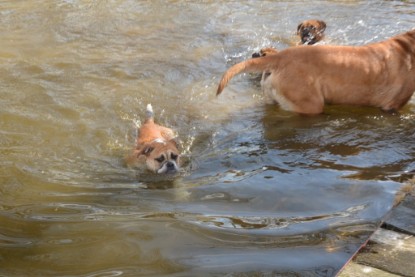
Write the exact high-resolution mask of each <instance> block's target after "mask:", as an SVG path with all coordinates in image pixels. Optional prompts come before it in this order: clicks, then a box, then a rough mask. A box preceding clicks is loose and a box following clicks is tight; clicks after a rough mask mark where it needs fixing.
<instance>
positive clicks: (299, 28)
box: [296, 22, 303, 35]
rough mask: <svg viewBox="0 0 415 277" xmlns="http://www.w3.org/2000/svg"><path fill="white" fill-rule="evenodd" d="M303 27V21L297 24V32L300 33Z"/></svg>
mask: <svg viewBox="0 0 415 277" xmlns="http://www.w3.org/2000/svg"><path fill="white" fill-rule="evenodd" d="M302 27H303V23H302V22H301V23H300V24H298V26H297V33H296V35H300V30H301V28H302Z"/></svg>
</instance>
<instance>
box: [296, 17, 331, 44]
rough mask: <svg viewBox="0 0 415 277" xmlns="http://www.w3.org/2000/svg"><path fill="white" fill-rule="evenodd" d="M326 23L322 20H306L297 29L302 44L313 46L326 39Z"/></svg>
mask: <svg viewBox="0 0 415 277" xmlns="http://www.w3.org/2000/svg"><path fill="white" fill-rule="evenodd" d="M326 26H327V25H326V23H325V22H324V21H322V20H306V21H303V22H301V23H300V24H299V25H298V27H297V35H298V36H299V37H300V39H301V44H307V45H312V44H315V43H317V42H319V41H320V40H322V39H323V37H324V31H325V30H326Z"/></svg>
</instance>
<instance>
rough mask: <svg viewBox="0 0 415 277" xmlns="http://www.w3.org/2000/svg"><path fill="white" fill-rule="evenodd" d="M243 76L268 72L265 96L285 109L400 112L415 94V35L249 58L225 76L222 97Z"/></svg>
mask: <svg viewBox="0 0 415 277" xmlns="http://www.w3.org/2000/svg"><path fill="white" fill-rule="evenodd" d="M242 72H266V73H267V75H268V76H266V77H265V78H263V80H262V81H261V85H262V89H263V91H264V94H265V95H266V97H267V98H268V99H269V100H272V101H273V102H274V103H275V102H276V103H278V104H279V105H280V106H281V108H283V109H285V110H289V111H294V112H297V113H302V114H319V113H322V112H323V108H324V104H325V103H328V104H345V105H361V106H374V107H379V108H381V109H382V110H385V111H396V110H398V109H400V108H401V107H402V106H403V105H405V104H406V103H407V102H408V101H409V100H410V98H411V96H412V94H413V93H414V91H415V30H412V31H409V32H407V33H404V34H401V35H397V36H395V37H392V38H390V39H388V40H385V41H382V42H378V43H372V44H368V45H364V46H331V45H315V46H313V47H308V46H297V47H290V48H288V49H285V50H283V51H279V52H278V53H275V54H273V55H267V56H265V57H259V58H254V59H249V60H247V61H244V62H241V63H238V64H236V65H234V66H232V67H231V68H230V69H229V70H228V71H226V72H225V74H224V75H223V77H222V79H221V81H220V83H219V86H218V90H217V95H219V94H220V93H221V92H222V90H223V89H224V88H225V86H226V85H227V84H228V82H229V81H230V80H231V79H232V78H233V77H234V76H235V75H237V74H239V73H242Z"/></svg>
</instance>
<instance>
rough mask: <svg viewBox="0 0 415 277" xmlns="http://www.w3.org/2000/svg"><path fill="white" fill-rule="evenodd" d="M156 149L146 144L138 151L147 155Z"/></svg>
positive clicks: (139, 153)
mask: <svg viewBox="0 0 415 277" xmlns="http://www.w3.org/2000/svg"><path fill="white" fill-rule="evenodd" d="M153 150H154V147H153V146H151V145H144V147H143V148H142V149H140V151H139V152H138V156H140V155H145V156H148V155H150V153H151V152H152V151H153Z"/></svg>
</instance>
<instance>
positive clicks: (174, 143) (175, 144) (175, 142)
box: [169, 138, 179, 148]
mask: <svg viewBox="0 0 415 277" xmlns="http://www.w3.org/2000/svg"><path fill="white" fill-rule="evenodd" d="M169 142H171V143H173V145H174V146H176V148H179V144H178V143H177V140H176V139H175V138H172V139H171V140H169Z"/></svg>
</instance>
